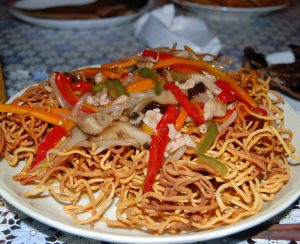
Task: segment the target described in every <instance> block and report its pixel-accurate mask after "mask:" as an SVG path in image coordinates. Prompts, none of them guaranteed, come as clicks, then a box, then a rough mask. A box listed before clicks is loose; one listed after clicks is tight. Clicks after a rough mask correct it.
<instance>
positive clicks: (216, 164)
mask: <svg viewBox="0 0 300 244" xmlns="http://www.w3.org/2000/svg"><path fill="white" fill-rule="evenodd" d="M198 162H199V163H201V164H206V165H207V166H209V167H210V168H211V169H213V170H214V171H216V173H217V174H218V175H220V176H225V175H226V174H227V172H228V168H227V167H226V165H225V164H224V163H222V162H221V161H219V160H217V159H216V158H213V157H210V156H208V155H205V154H199V155H198Z"/></svg>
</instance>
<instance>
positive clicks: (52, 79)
mask: <svg viewBox="0 0 300 244" xmlns="http://www.w3.org/2000/svg"><path fill="white" fill-rule="evenodd" d="M49 82H50V85H51V88H52V90H53V93H54V95H55V97H56V99H57V101H58V103H59V105H60V106H61V107H63V108H69V109H71V108H72V106H71V105H70V104H69V103H68V102H67V100H66V99H65V98H64V97H63V96H62V95H61V92H60V91H59V89H58V88H57V85H56V83H55V73H52V74H51V75H50V79H49Z"/></svg>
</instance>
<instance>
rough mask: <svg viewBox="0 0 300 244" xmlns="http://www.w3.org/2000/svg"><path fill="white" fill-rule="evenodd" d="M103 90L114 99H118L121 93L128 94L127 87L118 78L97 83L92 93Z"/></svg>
mask: <svg viewBox="0 0 300 244" xmlns="http://www.w3.org/2000/svg"><path fill="white" fill-rule="evenodd" d="M103 90H106V91H107V92H108V94H109V95H110V96H111V97H112V98H113V99H116V98H118V97H119V96H121V95H127V91H126V89H125V87H124V86H123V85H122V83H121V82H120V81H119V80H117V79H113V80H108V81H105V82H101V83H98V84H95V85H93V87H92V89H91V91H92V93H94V94H96V93H98V92H102V91H103Z"/></svg>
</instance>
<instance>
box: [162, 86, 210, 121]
mask: <svg viewBox="0 0 300 244" xmlns="http://www.w3.org/2000/svg"><path fill="white" fill-rule="evenodd" d="M164 87H165V88H166V89H168V90H170V91H171V92H172V93H173V95H174V96H175V98H176V100H177V101H178V102H179V103H180V105H181V106H182V107H183V108H184V109H185V110H186V112H187V113H188V115H190V116H191V117H192V118H193V120H194V121H195V122H196V123H197V124H203V123H204V122H205V119H204V117H203V115H201V114H200V113H199V112H198V111H197V109H196V108H195V107H194V106H193V105H192V103H191V102H190V100H189V99H188V97H187V96H186V95H185V94H184V93H183V92H182V91H181V90H180V88H178V87H177V86H176V85H175V84H173V83H171V82H167V83H165V85H164Z"/></svg>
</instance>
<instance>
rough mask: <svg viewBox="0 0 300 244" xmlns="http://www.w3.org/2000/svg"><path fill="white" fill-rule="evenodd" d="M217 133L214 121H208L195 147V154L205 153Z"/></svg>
mask: <svg viewBox="0 0 300 244" xmlns="http://www.w3.org/2000/svg"><path fill="white" fill-rule="evenodd" d="M217 135H218V127H217V124H216V123H215V122H214V121H210V124H209V126H208V128H207V132H206V133H205V135H204V137H203V138H202V139H201V141H200V143H199V144H198V146H197V148H196V154H197V155H199V154H201V153H205V152H206V151H207V150H208V149H209V148H210V147H211V145H212V144H213V142H214V141H215V139H216V137H217Z"/></svg>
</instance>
